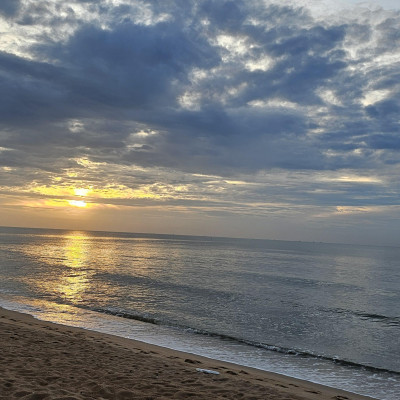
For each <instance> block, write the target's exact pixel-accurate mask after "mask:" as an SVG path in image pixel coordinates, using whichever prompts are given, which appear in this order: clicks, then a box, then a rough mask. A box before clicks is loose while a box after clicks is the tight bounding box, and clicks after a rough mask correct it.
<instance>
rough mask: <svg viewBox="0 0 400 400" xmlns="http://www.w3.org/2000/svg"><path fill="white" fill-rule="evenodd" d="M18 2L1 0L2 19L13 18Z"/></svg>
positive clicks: (18, 5) (0, 11)
mask: <svg viewBox="0 0 400 400" xmlns="http://www.w3.org/2000/svg"><path fill="white" fill-rule="evenodd" d="M20 3H21V2H20V0H2V2H1V3H0V14H2V15H3V16H4V17H8V18H9V17H14V16H15V15H16V14H17V12H18V10H19V8H20V6H21V4H20Z"/></svg>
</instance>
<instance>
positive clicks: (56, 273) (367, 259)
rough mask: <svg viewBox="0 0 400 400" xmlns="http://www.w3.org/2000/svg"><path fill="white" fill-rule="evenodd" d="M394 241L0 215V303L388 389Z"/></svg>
mask: <svg viewBox="0 0 400 400" xmlns="http://www.w3.org/2000/svg"><path fill="white" fill-rule="evenodd" d="M399 288H400V247H379V246H356V245H344V244H326V243H307V242H288V241H277V240H255V239H232V238H215V237H194V236H175V235H156V234H130V233H110V232H85V231H63V230H46V229H24V228H6V227H2V228H0V306H2V307H5V308H8V309H12V310H16V311H20V312H25V313H29V314H32V315H34V316H35V317H36V318H39V319H43V320H48V321H53V322H57V323H61V324H65V325H72V326H79V327H83V328H86V329H92V330H96V331H100V332H107V333H112V334H115V335H119V336H124V337H128V338H132V339H137V340H141V341H144V342H148V343H153V344H158V345H161V346H165V347H169V348H173V349H176V350H182V351H186V352H189V353H195V354H200V355H203V356H207V357H210V358H214V359H219V360H224V361H230V362H234V363H237V364H241V365H246V366H251V367H255V368H259V369H262V370H267V371H272V372H277V373H281V374H284V375H288V376H292V377H296V378H300V379H305V380H308V381H312V382H316V383H320V384H324V385H327V386H331V387H337V388H341V389H344V390H348V391H351V392H354V393H359V394H364V395H367V396H371V397H374V398H377V399H381V400H398V399H399V398H400V340H399V338H400V291H399Z"/></svg>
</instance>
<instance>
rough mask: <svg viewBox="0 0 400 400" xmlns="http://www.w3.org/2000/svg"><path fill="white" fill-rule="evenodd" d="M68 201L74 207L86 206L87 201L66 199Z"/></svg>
mask: <svg viewBox="0 0 400 400" xmlns="http://www.w3.org/2000/svg"><path fill="white" fill-rule="evenodd" d="M68 203H69V204H70V205H71V206H74V207H81V208H83V207H87V203H86V202H84V201H83V200H68Z"/></svg>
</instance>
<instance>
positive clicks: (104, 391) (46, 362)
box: [0, 307, 373, 400]
mask: <svg viewBox="0 0 400 400" xmlns="http://www.w3.org/2000/svg"><path fill="white" fill-rule="evenodd" d="M0 335H1V337H0V339H1V345H0V346H1V348H0V368H1V370H0V372H1V373H0V399H10V398H13V397H15V396H18V397H19V398H22V399H59V400H67V399H69V400H84V399H102V398H104V399H122V400H123V399H146V398H147V399H174V398H176V399H179V398H180V399H186V398H193V399H209V398H215V399H223V398H224V399H267V400H283V399H285V400H328V399H329V400H332V399H336V400H371V399H373V398H372V397H367V396H362V395H358V394H355V393H351V392H346V391H343V390H339V389H334V388H330V387H328V386H323V385H320V384H316V383H312V382H308V381H304V380H300V379H296V378H291V377H287V376H284V375H279V374H277V373H273V372H267V371H262V370H258V369H255V368H250V367H245V366H241V365H238V364H231V363H227V362H224V361H218V360H214V359H210V358H206V357H202V356H198V355H193V354H190V353H184V352H181V351H177V350H171V349H168V348H165V347H160V346H157V345H153V344H147V343H144V342H140V341H137V340H134V339H126V338H123V337H119V336H114V335H110V334H105V333H100V332H95V331H90V330H86V329H83V328H75V327H70V326H66V325H59V324H56V323H52V322H47V321H42V320H38V319H36V318H34V317H33V316H31V315H29V314H22V313H19V312H16V311H10V310H7V309H4V308H1V307H0ZM198 369H200V370H211V371H215V372H218V373H219V374H214V373H207V371H205V372H202V371H198ZM3 393H4V394H3ZM4 396H5V397H4Z"/></svg>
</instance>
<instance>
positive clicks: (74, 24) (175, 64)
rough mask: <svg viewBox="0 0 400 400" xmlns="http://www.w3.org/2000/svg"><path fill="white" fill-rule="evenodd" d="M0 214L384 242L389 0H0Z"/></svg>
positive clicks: (54, 223) (399, 191)
mask: <svg viewBox="0 0 400 400" xmlns="http://www.w3.org/2000/svg"><path fill="white" fill-rule="evenodd" d="M0 85H1V89H0V93H1V96H0V225H3V226H25V227H43V228H63V229H76V230H78V229H86V230H108V231H128V232H153V233H171V234H191V235H207V236H230V237H250V238H265V239H282V240H303V241H324V242H341V243H361V244H383V245H400V243H399V237H400V221H399V218H400V154H399V150H400V130H399V128H400V120H399V115H400V114H399V104H400V2H398V0H382V1H374V2H357V1H353V0H352V1H350V0H349V1H344V0H336V1H333V0H309V1H308V0H300V1H294V0H280V1H274V0H246V1H244V0H243V1H242V0H235V1H225V0H174V1H173V0H153V1H139V0H95V1H94V0H93V1H92V0H70V1H61V0H47V1H46V0H2V1H1V2H0Z"/></svg>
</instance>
